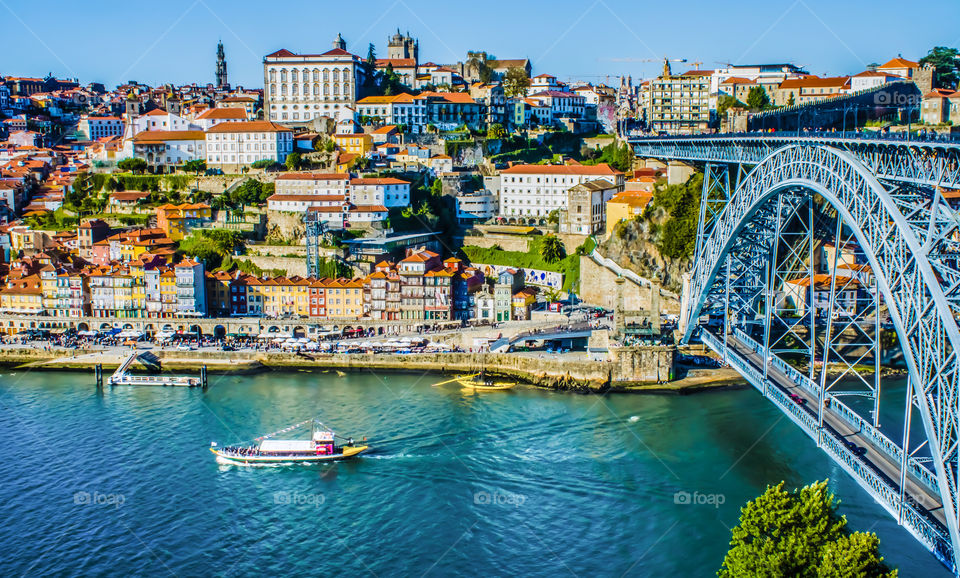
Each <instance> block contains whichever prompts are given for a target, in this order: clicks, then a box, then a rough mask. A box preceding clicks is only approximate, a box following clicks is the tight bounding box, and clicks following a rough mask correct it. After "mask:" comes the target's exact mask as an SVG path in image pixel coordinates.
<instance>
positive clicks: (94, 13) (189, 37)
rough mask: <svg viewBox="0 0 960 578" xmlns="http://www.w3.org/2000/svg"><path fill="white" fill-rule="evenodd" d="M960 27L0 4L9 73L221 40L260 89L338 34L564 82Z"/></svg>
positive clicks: (821, 70) (184, 1) (876, 46)
mask: <svg viewBox="0 0 960 578" xmlns="http://www.w3.org/2000/svg"><path fill="white" fill-rule="evenodd" d="M911 8H914V9H915V10H910V9H911ZM958 22H960V2H958V1H957V0H924V1H922V2H920V1H914V2H902V1H893V0H873V1H867V0H734V1H728V2H715V1H705V0H696V1H691V0H672V1H664V0H657V1H655V2H649V1H647V0H582V1H577V2H572V1H566V0H563V1H559V0H555V1H549V0H509V1H501V0H489V1H485V2H464V1H462V0H446V1H444V2H433V1H425V0H365V1H363V2H359V1H352V2H341V1H337V2H332V1H329V0H312V1H308V2H300V1H296V0H289V1H287V2H276V3H274V2H264V1H263V0H259V1H256V2H253V1H246V0H236V1H229V0H166V1H165V2H150V3H146V2H140V1H138V0H128V1H125V2H120V1H116V0H95V1H94V2H83V3H81V2H69V3H68V2H66V1H65V0H53V1H52V2H36V1H35V0H0V23H2V24H3V43H2V48H0V75H13V76H42V75H44V74H46V73H47V72H52V73H54V74H55V75H57V76H61V77H62V76H67V77H73V76H76V77H79V78H80V81H81V82H84V83H86V82H92V81H98V82H103V83H105V84H106V85H107V86H108V87H113V86H115V85H117V84H119V83H121V82H124V81H127V80H138V81H140V82H146V83H149V84H160V83H163V82H173V83H178V84H179V83H188V82H199V83H206V82H212V81H213V77H214V59H215V50H216V43H217V40H218V39H222V40H223V43H224V46H225V48H226V53H227V65H228V71H229V77H230V81H231V84H233V85H237V84H241V85H244V86H248V87H260V86H261V85H262V84H263V68H262V58H263V56H264V55H266V54H268V53H270V52H273V51H275V50H278V49H280V48H287V49H289V50H292V51H294V52H308V53H310V52H314V53H315V52H323V51H325V50H327V49H329V48H330V42H331V40H332V39H333V38H334V37H335V36H336V34H337V32H340V33H342V34H343V37H344V39H346V41H347V43H348V44H347V48H348V49H349V50H351V51H352V52H354V53H357V54H360V55H361V56H365V55H366V52H367V45H368V44H369V43H371V42H373V43H375V44H376V48H377V53H378V55H380V56H381V57H382V56H385V55H386V50H387V48H386V42H387V37H388V36H389V35H390V34H392V33H393V32H394V31H395V30H396V28H397V27H399V28H400V29H401V30H403V31H406V30H409V31H410V32H411V34H412V35H413V36H414V37H417V38H419V39H420V56H421V61H422V62H424V61H428V60H432V61H434V62H438V63H448V62H455V61H457V60H463V59H465V58H466V51H467V50H477V49H482V50H486V51H487V52H489V53H492V54H494V55H496V56H498V57H499V58H522V57H527V58H530V59H531V61H532V62H533V66H534V74H538V73H543V72H548V73H551V74H553V75H555V76H557V77H558V78H560V79H561V80H566V79H568V78H579V79H582V80H587V81H594V82H596V81H604V76H605V75H611V77H612V76H616V75H620V74H632V75H633V76H634V78H635V79H636V78H639V77H644V78H646V77H650V76H655V75H656V73H657V72H658V70H659V67H660V64H658V63H644V62H637V61H636V60H637V59H645V58H659V57H662V56H664V55H667V56H670V57H671V58H686V59H688V61H690V62H693V61H697V60H699V61H702V62H703V63H704V64H703V68H715V67H717V66H718V64H717V62H718V61H720V62H729V61H732V62H735V63H753V62H760V61H765V62H793V63H796V64H799V65H803V66H805V67H807V69H808V70H809V71H810V72H811V73H814V74H820V75H824V74H828V75H837V74H853V73H857V72H859V71H861V70H863V68H864V66H865V65H866V64H867V63H870V62H874V61H876V62H881V63H882V62H884V61H886V60H888V59H889V58H891V57H894V56H896V55H897V54H898V53H902V54H903V56H904V57H907V58H910V59H913V60H916V59H918V58H919V57H920V56H922V55H923V54H925V53H926V52H927V50H928V49H929V48H930V47H932V46H934V45H947V46H960V28H958V27H957V23H958ZM613 59H620V60H619V61H616V60H613ZM677 66H678V68H685V67H687V65H683V64H681V65H677ZM613 81H614V80H613V79H612V78H611V82H613Z"/></svg>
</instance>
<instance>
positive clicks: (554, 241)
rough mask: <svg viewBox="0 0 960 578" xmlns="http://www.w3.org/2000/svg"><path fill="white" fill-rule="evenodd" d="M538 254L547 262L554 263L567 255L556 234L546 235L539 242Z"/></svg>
mask: <svg viewBox="0 0 960 578" xmlns="http://www.w3.org/2000/svg"><path fill="white" fill-rule="evenodd" d="M540 256H541V257H543V260H544V261H546V262H547V263H556V262H558V261H560V260H562V259H563V258H564V257H566V256H567V254H566V251H565V250H564V248H563V242H562V241H561V240H560V239H559V237H557V236H556V235H547V236H545V237H544V238H543V240H542V241H541V242H540Z"/></svg>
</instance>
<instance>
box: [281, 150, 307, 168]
mask: <svg viewBox="0 0 960 578" xmlns="http://www.w3.org/2000/svg"><path fill="white" fill-rule="evenodd" d="M302 162H303V159H301V158H300V153H290V154H288V155H287V159H286V160H285V161H284V164H285V165H287V168H288V169H290V170H291V171H295V170H297V169H299V168H300V164H301V163H302Z"/></svg>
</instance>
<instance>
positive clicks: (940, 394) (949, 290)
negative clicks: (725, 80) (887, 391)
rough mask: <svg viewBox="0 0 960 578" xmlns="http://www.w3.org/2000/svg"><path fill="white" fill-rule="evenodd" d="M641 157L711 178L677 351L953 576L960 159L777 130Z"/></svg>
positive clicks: (950, 149)
mask: <svg viewBox="0 0 960 578" xmlns="http://www.w3.org/2000/svg"><path fill="white" fill-rule="evenodd" d="M634 145H635V150H636V153H637V156H640V157H653V158H659V159H662V160H681V161H685V162H693V163H702V164H704V165H705V166H704V185H703V192H702V196H701V208H700V209H701V213H700V225H699V231H698V237H697V244H696V250H695V255H694V260H693V263H694V266H693V270H692V271H691V273H690V275H689V277H688V278H687V279H685V286H684V302H683V305H682V318H681V325H682V326H683V327H684V339H685V340H686V339H689V338H690V337H691V335H692V334H693V333H694V332H695V331H696V332H699V333H700V335H701V336H702V339H703V341H704V343H705V344H707V345H708V346H709V347H711V348H712V349H714V350H715V351H717V353H719V354H720V355H721V356H722V357H723V358H724V360H725V361H726V362H727V363H729V364H730V365H731V366H733V367H734V368H736V369H737V370H738V371H739V372H740V373H741V374H743V375H744V377H745V378H746V379H747V380H748V381H749V382H750V383H751V384H752V385H753V386H754V387H756V388H757V389H758V390H759V391H761V392H762V393H763V394H764V395H765V396H766V397H768V398H769V399H770V400H771V401H772V402H773V403H775V404H776V405H777V406H778V407H779V408H780V409H781V411H783V412H784V413H785V414H786V415H787V416H788V417H790V418H791V419H792V420H793V421H794V422H795V423H796V424H797V425H798V426H800V427H801V428H802V429H803V430H804V431H805V432H806V433H807V434H808V435H809V436H810V437H811V438H812V439H813V440H815V441H816V443H817V444H818V446H820V447H821V448H822V449H823V450H824V451H825V452H826V453H827V454H828V455H830V456H831V457H832V458H833V459H834V460H835V461H836V462H837V463H838V464H839V465H840V466H841V467H843V468H844V469H845V470H846V471H847V472H848V473H849V474H850V475H851V476H852V477H854V479H856V480H857V481H858V483H860V485H861V486H862V487H863V488H864V489H866V490H867V491H868V492H869V493H870V494H871V495H872V496H873V497H874V498H875V499H876V500H877V501H878V502H879V503H880V504H881V505H882V506H883V507H884V508H885V509H886V510H887V511H888V512H890V513H891V514H892V515H893V516H894V517H895V518H896V519H897V521H898V522H899V523H900V524H901V525H903V526H904V527H905V528H907V529H908V530H909V531H910V532H911V533H912V534H913V535H914V536H915V537H916V538H917V539H918V540H920V542H921V543H923V544H924V545H925V546H926V547H927V548H928V549H930V550H931V551H932V552H933V553H934V554H936V555H937V556H938V557H939V558H940V559H941V560H942V561H943V562H944V563H945V564H946V565H947V566H948V567H949V568H951V569H952V570H953V571H954V572H956V563H955V558H954V553H955V552H957V551H960V472H958V457H960V383H958V378H960V368H958V357H957V356H958V352H960V328H958V323H957V318H958V317H960V218H958V215H957V213H956V212H955V211H954V210H953V209H952V208H951V207H950V205H949V203H948V202H947V201H946V200H945V199H944V198H943V195H942V187H943V186H948V187H960V149H958V147H957V146H956V145H954V144H953V143H939V144H938V143H930V144H917V143H906V142H901V141H889V142H887V141H884V142H880V141H876V140H871V141H861V140H859V139H842V138H829V137H827V138H816V137H813V138H810V137H803V138H801V137H799V136H798V137H794V138H790V137H789V136H783V135H782V134H781V135H778V136H777V137H769V138H768V137H763V136H756V135H750V136H745V137H740V138H738V137H735V136H734V137H730V136H721V137H690V138H667V139H647V140H644V141H635V142H634ZM830 265H832V267H831V266H830ZM824 269H826V272H823V270H824ZM866 273H868V274H866ZM790 295H792V297H790ZM818 299H819V301H818ZM708 315H709V317H708ZM704 319H709V320H710V321H709V322H708V323H706V324H704V323H702V320H704ZM718 321H719V322H718ZM890 331H893V332H895V334H896V337H897V339H898V340H899V344H900V348H901V350H902V354H903V360H904V362H905V365H906V367H907V370H908V379H907V385H906V388H905V393H904V399H903V400H902V402H903V407H904V409H903V419H904V423H903V430H902V437H901V436H892V437H893V438H897V437H900V439H896V441H894V439H891V436H890V435H888V430H887V429H882V428H881V427H880V424H879V416H880V411H879V404H880V399H881V389H882V387H881V380H880V363H881V356H882V351H883V347H882V344H881V342H882V341H883V339H882V337H883V335H884V332H890ZM830 363H833V364H834V365H835V366H836V365H839V366H840V367H841V368H842V371H841V372H840V375H839V377H837V376H835V375H832V373H834V370H833V369H831V371H830V372H828V371H827V370H826V368H827V367H828V364H830ZM865 364H866V365H870V366H872V369H873V372H872V376H871V377H868V378H865V377H863V375H861V373H862V372H863V371H862V366H864V365H865ZM830 367H833V366H830ZM868 373H869V372H868ZM851 399H855V400H860V401H863V400H866V408H867V410H866V411H864V409H863V407H860V408H859V409H858V410H855V409H854V408H855V407H856V406H857V403H854V402H850V400H851ZM864 413H865V414H866V415H862V414H864ZM914 414H916V415H917V416H918V417H919V422H920V424H922V427H919V426H918V424H915V423H913V422H912V420H913V416H914Z"/></svg>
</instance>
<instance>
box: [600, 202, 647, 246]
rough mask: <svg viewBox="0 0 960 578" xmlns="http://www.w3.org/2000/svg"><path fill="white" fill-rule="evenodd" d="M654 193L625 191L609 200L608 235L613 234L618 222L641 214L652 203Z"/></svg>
mask: <svg viewBox="0 0 960 578" xmlns="http://www.w3.org/2000/svg"><path fill="white" fill-rule="evenodd" d="M651 199H653V194H652V193H648V192H645V191H624V192H622V193H617V194H616V195H614V196H613V197H612V198H611V199H610V200H609V201H607V232H606V234H607V237H609V236H610V235H612V234H613V231H614V230H615V229H616V228H617V223H619V222H620V221H626V220H629V219H633V218H634V217H636V216H638V215H641V214H642V213H643V210H644V209H645V208H646V207H647V205H648V204H650V200H651Z"/></svg>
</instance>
